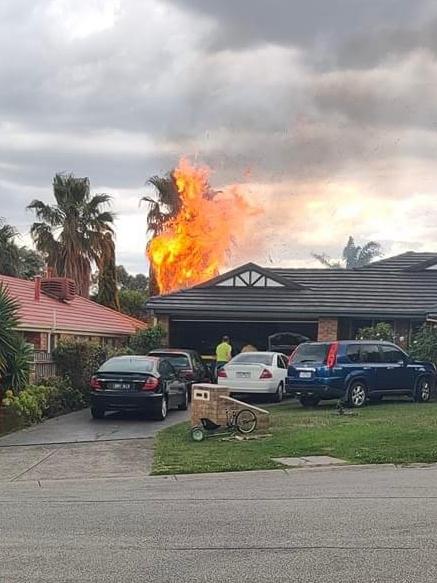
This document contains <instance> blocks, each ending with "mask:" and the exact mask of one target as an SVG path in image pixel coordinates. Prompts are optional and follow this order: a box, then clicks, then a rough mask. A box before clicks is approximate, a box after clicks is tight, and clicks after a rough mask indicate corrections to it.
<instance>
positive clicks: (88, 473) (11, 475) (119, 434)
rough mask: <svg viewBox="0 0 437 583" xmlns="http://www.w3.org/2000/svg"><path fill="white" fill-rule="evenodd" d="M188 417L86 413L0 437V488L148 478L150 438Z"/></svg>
mask: <svg viewBox="0 0 437 583" xmlns="http://www.w3.org/2000/svg"><path fill="white" fill-rule="evenodd" d="M188 417H189V412H187V411H170V412H169V414H168V416H167V419H166V420H165V421H163V422H160V421H151V420H149V419H144V418H143V417H141V416H138V415H127V414H124V415H122V414H119V413H113V414H108V415H107V416H106V417H105V419H101V420H94V419H92V418H91V415H90V412H89V410H88V409H85V410H83V411H78V412H76V413H70V414H68V415H63V416H61V417H56V418H55V419H49V420H48V421H46V422H45V423H41V424H39V425H35V426H33V427H30V428H28V429H23V430H21V431H17V432H15V433H11V434H9V435H6V436H5V437H2V438H0V483H1V482H11V481H13V482H16V481H29V480H30V481H32V480H37V481H38V480H49V479H56V480H63V479H79V478H80V479H95V478H116V477H144V476H147V475H148V474H149V473H150V468H151V464H152V461H153V437H154V436H155V435H156V433H157V432H158V431H159V430H160V429H163V428H164V427H168V426H170V425H174V424H175V423H179V422H181V421H185V420H186V419H188Z"/></svg>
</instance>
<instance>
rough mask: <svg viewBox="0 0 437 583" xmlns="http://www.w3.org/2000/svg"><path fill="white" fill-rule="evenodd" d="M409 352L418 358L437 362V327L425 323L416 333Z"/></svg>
mask: <svg viewBox="0 0 437 583" xmlns="http://www.w3.org/2000/svg"><path fill="white" fill-rule="evenodd" d="M409 352H410V355H411V356H412V357H413V358H415V359H417V360H428V361H430V362H434V363H437V327H435V326H429V325H427V324H424V325H423V326H422V327H421V328H420V330H419V331H418V332H417V333H416V334H415V335H414V337H413V340H412V342H411V344H410V346H409Z"/></svg>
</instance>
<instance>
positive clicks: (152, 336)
mask: <svg viewBox="0 0 437 583" xmlns="http://www.w3.org/2000/svg"><path fill="white" fill-rule="evenodd" d="M164 335H165V332H164V329H163V328H162V327H161V326H159V325H158V326H153V328H147V329H146V330H138V332H136V334H134V335H133V336H131V339H130V341H129V346H130V348H131V349H132V350H133V352H134V354H148V353H149V352H150V351H151V350H154V349H155V348H160V347H161V346H162V341H163V339H164Z"/></svg>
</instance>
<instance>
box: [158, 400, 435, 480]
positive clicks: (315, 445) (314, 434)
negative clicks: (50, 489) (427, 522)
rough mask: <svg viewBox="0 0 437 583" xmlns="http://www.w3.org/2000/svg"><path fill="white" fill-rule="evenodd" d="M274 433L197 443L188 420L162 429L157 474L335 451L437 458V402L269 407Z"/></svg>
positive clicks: (347, 455)
mask: <svg viewBox="0 0 437 583" xmlns="http://www.w3.org/2000/svg"><path fill="white" fill-rule="evenodd" d="M270 411H271V430H270V432H271V434H272V436H271V437H266V438H263V439H260V440H254V441H243V442H240V441H221V440H220V438H218V437H213V438H211V439H207V440H205V441H203V442H200V443H194V442H193V441H191V439H190V436H189V427H190V424H189V423H180V424H178V425H175V426H173V427H169V428H167V429H164V430H162V431H160V432H159V434H158V436H157V439H156V449H155V457H154V463H153V470H152V473H153V474H181V473H187V474H191V473H199V472H230V471H239V470H260V469H274V468H278V467H283V466H280V465H278V464H276V463H275V462H273V461H272V460H271V458H272V457H299V456H304V455H331V456H334V457H338V458H342V459H345V460H348V461H350V462H353V463H358V464H362V463H389V462H391V463H409V462H435V461H437V403H428V404H416V403H410V402H407V401H405V402H402V401H399V402H396V403H382V404H377V405H370V406H368V407H365V408H364V409H362V410H359V411H357V410H354V412H353V413H354V415H353V416H346V415H345V416H338V415H335V406H333V405H330V404H329V405H321V406H319V407H318V408H317V409H312V410H308V409H303V408H302V407H301V406H300V405H299V404H297V403H296V402H287V403H286V404H283V405H281V406H279V407H271V409H270Z"/></svg>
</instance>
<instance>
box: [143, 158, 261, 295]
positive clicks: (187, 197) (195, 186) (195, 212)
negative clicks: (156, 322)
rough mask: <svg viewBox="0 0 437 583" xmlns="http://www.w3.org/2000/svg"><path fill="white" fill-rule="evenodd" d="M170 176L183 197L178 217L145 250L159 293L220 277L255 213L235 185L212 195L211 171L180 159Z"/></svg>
mask: <svg viewBox="0 0 437 583" xmlns="http://www.w3.org/2000/svg"><path fill="white" fill-rule="evenodd" d="M173 176H174V178H175V181H176V186H177V189H178V192H179V195H180V199H181V209H180V211H179V213H178V215H177V216H176V217H175V218H174V219H172V220H170V221H169V222H168V224H167V225H166V227H165V230H164V232H163V233H162V234H160V235H158V236H157V237H155V238H154V239H153V240H152V241H151V242H150V245H149V247H148V256H149V260H150V262H151V264H152V266H153V269H154V272H155V274H156V278H157V281H158V285H159V290H160V293H169V292H172V291H175V290H179V289H182V288H186V287H190V286H192V285H196V284H198V283H202V282H204V281H206V280H208V279H210V278H212V277H214V276H216V275H218V274H219V269H220V268H221V267H223V266H224V265H226V263H227V260H228V259H229V254H230V251H231V249H232V247H233V246H234V245H237V244H238V242H239V241H241V240H242V238H243V237H244V232H245V228H244V227H245V223H246V219H247V217H248V216H250V215H253V214H256V213H257V211H256V209H254V208H253V207H252V206H251V205H250V204H249V203H248V202H247V201H246V200H245V199H244V197H243V196H242V195H241V193H240V192H239V190H238V187H232V188H230V189H228V190H226V191H224V192H219V193H214V192H212V191H211V189H210V187H209V184H208V176H209V170H208V168H206V167H195V166H193V165H192V164H191V163H190V162H189V161H188V160H186V159H182V160H181V161H180V163H179V166H178V167H177V168H176V169H175V171H174V173H173Z"/></svg>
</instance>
